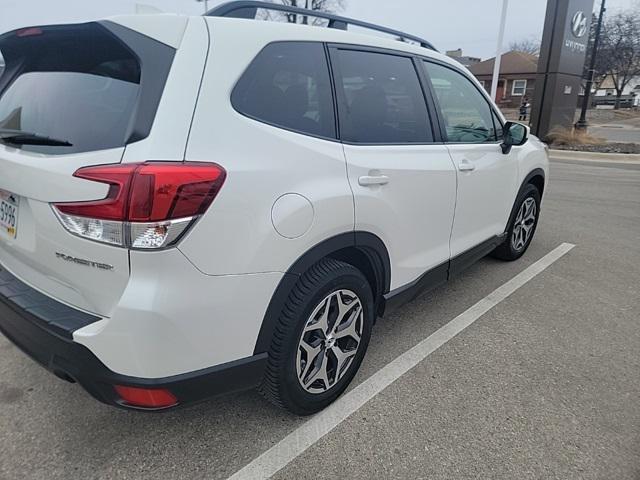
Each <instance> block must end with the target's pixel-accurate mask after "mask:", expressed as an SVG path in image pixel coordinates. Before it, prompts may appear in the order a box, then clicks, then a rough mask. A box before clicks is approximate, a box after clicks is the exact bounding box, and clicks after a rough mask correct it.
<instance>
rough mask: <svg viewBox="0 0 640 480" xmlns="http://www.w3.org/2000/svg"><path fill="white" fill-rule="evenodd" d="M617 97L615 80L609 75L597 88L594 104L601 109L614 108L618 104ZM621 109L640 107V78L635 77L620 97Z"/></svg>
mask: <svg viewBox="0 0 640 480" xmlns="http://www.w3.org/2000/svg"><path fill="white" fill-rule="evenodd" d="M581 93H582V92H581ZM616 95H617V92H616V89H615V85H614V83H613V79H612V78H611V76H610V75H608V76H606V77H605V78H604V79H603V80H602V81H601V82H600V84H599V85H598V86H597V87H596V89H595V93H594V95H593V100H592V104H593V105H594V106H595V107H599V108H607V107H608V108H613V107H614V106H615V104H616ZM620 107H621V108H631V107H640V77H634V78H632V79H631V81H630V82H629V83H627V86H626V87H625V88H624V90H623V91H622V96H621V97H620Z"/></svg>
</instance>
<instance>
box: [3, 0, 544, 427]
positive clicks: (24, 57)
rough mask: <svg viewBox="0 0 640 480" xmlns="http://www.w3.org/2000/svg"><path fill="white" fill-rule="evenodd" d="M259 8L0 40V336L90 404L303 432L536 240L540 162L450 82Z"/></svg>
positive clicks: (346, 37)
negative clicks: (203, 409) (265, 416)
mask: <svg viewBox="0 0 640 480" xmlns="http://www.w3.org/2000/svg"><path fill="white" fill-rule="evenodd" d="M256 8H280V9H281V8H287V7H283V6H276V5H273V4H262V3H259V2H234V3H231V4H226V5H223V6H221V7H218V8H217V9H214V10H213V11H211V12H210V14H209V15H208V16H204V17H187V16H181V15H138V16H121V17H114V18H111V19H108V20H104V21H97V22H91V23H84V24H74V25H57V26H43V27H29V28H24V29H20V30H17V31H13V32H9V33H6V34H4V35H2V36H0V51H1V52H2V55H3V57H4V59H5V62H6V69H5V71H4V74H3V75H2V76H1V77H0V171H1V172H2V175H0V330H1V331H2V332H3V333H4V334H5V335H6V336H7V337H8V338H9V339H10V340H11V341H13V342H14V343H15V344H16V345H18V346H19V347H20V348H21V349H22V350H24V351H25V352H26V353H27V354H28V355H30V356H31V357H33V358H34V359H35V360H36V361H38V362H39V363H40V364H42V365H43V366H45V367H46V368H48V369H49V370H51V371H52V372H53V373H54V374H56V375H57V376H59V377H61V378H63V379H65V380H69V381H72V382H78V383H79V384H81V385H82V386H83V387H84V388H85V389H86V390H87V391H88V392H89V393H90V394H91V395H92V396H94V397H95V398H96V399H98V400H100V401H102V402H104V403H107V404H110V405H116V406H119V407H122V408H131V409H140V410H164V409H169V408H172V407H175V406H179V405H186V404H189V403H192V402H195V401H198V400H202V399H205V398H208V397H210V396H212V395H214V394H218V393H223V392H229V391H235V390H241V389H245V388H252V387H257V388H258V389H259V391H260V392H261V393H262V394H263V395H264V396H265V397H266V398H267V399H268V400H270V401H271V402H273V403H275V404H276V405H279V406H281V407H283V408H285V409H287V410H289V411H291V412H293V413H295V414H300V415H308V414H311V413H314V412H317V411H319V410H321V409H322V408H324V407H326V406H327V405H329V404H330V403H331V402H333V401H334V400H335V399H336V398H337V397H338V396H339V395H340V394H341V393H342V392H343V391H344V390H345V389H346V388H347V386H348V384H349V383H350V382H351V381H352V379H353V378H354V376H355V374H356V372H357V371H358V368H359V366H360V364H361V362H362V360H363V357H364V355H365V352H366V350H367V345H368V343H369V340H370V337H371V333H372V327H373V325H374V322H375V321H376V319H377V318H378V317H381V316H383V315H384V314H385V312H387V311H389V310H390V309H391V308H394V307H396V306H397V305H399V304H401V303H403V302H405V301H408V300H411V299H412V298H414V297H415V296H416V295H417V294H418V293H420V292H421V291H424V290H426V289H429V288H433V287H434V286H437V285H440V284H442V283H443V282H446V281H447V280H448V279H449V278H451V277H453V276H455V275H457V274H458V273H459V272H461V271H462V270H463V269H465V268H466V267H468V266H469V265H471V264H472V263H473V262H475V261H476V260H478V259H480V258H482V257H483V256H485V255H487V254H490V253H491V254H492V255H494V256H496V257H498V258H501V259H504V260H516V259H518V258H519V257H520V256H522V255H523V254H524V252H525V251H526V250H527V248H528V247H529V245H530V243H531V241H532V238H533V236H534V232H535V229H536V225H537V222H538V218H539V215H540V208H541V201H542V197H543V194H544V190H545V186H546V183H547V179H548V161H547V155H546V151H545V148H544V145H543V144H542V143H541V142H540V141H539V140H538V139H537V138H535V137H534V136H532V135H530V133H529V130H528V128H527V127H525V126H524V125H521V124H517V123H511V122H505V119H504V117H503V115H502V114H501V113H500V111H499V110H498V109H497V108H496V106H495V105H494V104H493V102H492V101H491V99H490V98H489V97H488V96H487V95H486V93H485V92H484V90H483V89H482V87H481V86H480V85H479V83H478V82H477V81H476V80H475V79H474V78H473V76H472V75H470V74H469V73H468V72H467V71H466V69H464V67H462V66H460V65H459V64H458V63H457V62H455V61H454V60H451V59H449V58H448V57H446V56H445V55H442V54H440V53H438V52H437V51H435V49H433V47H432V46H431V45H430V44H429V42H427V41H424V40H421V39H417V38H416V37H412V36H411V35H408V34H402V32H395V31H392V30H388V29H385V28H384V27H379V26H376V25H369V24H362V22H357V21H355V20H350V19H344V18H341V17H334V16H331V15H325V14H322V13H320V12H314V13H313V14H314V15H321V16H325V17H327V18H326V19H327V20H328V22H329V27H330V28H315V27H313V28H312V27H309V26H305V25H291V24H284V23H276V22H261V21H255V20H253V19H251V18H232V17H234V16H242V17H253V16H255V9H256ZM289 11H291V10H289ZM293 11H294V12H296V11H297V12H298V13H299V12H300V11H299V10H293ZM307 13H309V12H307ZM347 24H356V25H360V26H365V27H367V28H370V29H376V30H381V31H383V32H386V33H389V34H391V35H394V36H402V37H404V38H408V39H410V40H414V41H416V42H417V44H411V43H405V42H398V41H396V40H394V39H393V38H382V37H379V36H371V35H365V34H362V33H360V34H356V33H352V32H349V31H345V30H346V26H347ZM331 27H333V28H331ZM399 34H400V35H399Z"/></svg>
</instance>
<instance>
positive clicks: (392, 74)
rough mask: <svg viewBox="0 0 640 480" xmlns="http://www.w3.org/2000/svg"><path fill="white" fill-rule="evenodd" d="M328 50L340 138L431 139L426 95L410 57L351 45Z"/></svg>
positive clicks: (389, 141)
mask: <svg viewBox="0 0 640 480" xmlns="http://www.w3.org/2000/svg"><path fill="white" fill-rule="evenodd" d="M334 52H335V61H336V63H337V67H338V68H337V69H336V71H337V77H338V78H337V79H336V88H337V89H338V98H342V100H341V101H340V102H339V112H340V129H341V136H342V139H343V140H345V141H347V142H353V143H366V144H398V143H400V144H402V143H429V142H432V141H433V134H432V131H431V124H430V121H429V115H428V112H427V105H426V101H425V98H424V94H423V92H422V87H421V85H420V81H419V79H418V74H417V72H416V69H415V67H414V65H413V61H412V60H411V59H410V58H406V57H401V56H395V55H388V54H382V53H372V52H363V51H357V50H334ZM332 58H333V56H332Z"/></svg>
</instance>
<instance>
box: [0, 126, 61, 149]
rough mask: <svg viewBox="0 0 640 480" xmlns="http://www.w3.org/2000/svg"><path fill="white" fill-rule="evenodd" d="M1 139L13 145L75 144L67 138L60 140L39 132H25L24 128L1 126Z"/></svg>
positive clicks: (56, 145) (54, 145)
mask: <svg viewBox="0 0 640 480" xmlns="http://www.w3.org/2000/svg"><path fill="white" fill-rule="evenodd" d="M0 140H2V141H3V142H5V143H10V144H12V145H46V146H51V147H73V144H72V143H70V142H68V141H66V140H58V139H57V138H51V137H47V136H44V135H38V134H37V133H31V132H24V131H22V130H12V129H8V128H0Z"/></svg>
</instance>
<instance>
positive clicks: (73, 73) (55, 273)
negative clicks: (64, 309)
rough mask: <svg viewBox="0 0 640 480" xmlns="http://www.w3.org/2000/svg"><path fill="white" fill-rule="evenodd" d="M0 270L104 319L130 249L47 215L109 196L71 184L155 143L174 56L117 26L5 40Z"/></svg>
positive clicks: (105, 188) (92, 186) (101, 188)
mask: <svg viewBox="0 0 640 480" xmlns="http://www.w3.org/2000/svg"><path fill="white" fill-rule="evenodd" d="M0 52H1V54H2V57H3V58H4V63H5V68H4V71H3V72H2V74H1V76H0V264H1V266H2V268H3V269H6V270H8V271H10V272H11V273H12V274H13V275H15V276H17V277H18V278H20V279H21V280H22V281H24V282H25V283H27V284H29V285H30V286H32V287H33V288H35V289H37V290H39V291H41V292H43V293H44V294H46V295H49V296H51V297H53V298H55V299H57V300H59V301H61V302H63V303H66V304H69V305H71V306H73V307H76V308H79V309H82V310H85V311H88V312H91V313H95V314H98V315H101V316H109V315H110V312H111V311H112V309H113V308H114V307H115V305H116V303H117V301H118V299H119V298H120V296H121V294H122V291H123V290H124V288H125V287H126V284H127V281H128V279H129V253H128V250H127V249H125V248H119V247H114V246H110V245H106V244H101V243H96V242H93V241H91V240H87V239H83V238H79V237H77V236H73V235H71V234H70V233H69V232H68V231H66V230H65V229H64V227H63V226H62V224H61V222H60V221H59V219H58V217H57V216H56V214H55V213H54V210H53V208H52V204H53V203H58V202H64V203H66V202H83V201H89V200H94V201H95V200H96V199H101V198H105V197H107V194H108V192H109V189H110V186H109V185H107V184H104V183H97V182H90V181H87V180H84V179H81V178H77V177H74V173H75V172H76V171H77V170H78V169H80V168H82V167H87V166H92V165H106V164H116V163H119V162H121V160H122V157H123V154H124V150H125V148H126V145H127V144H129V143H132V142H136V141H139V140H142V139H144V138H145V137H146V136H148V135H149V132H150V130H151V125H152V123H153V120H154V116H155V112H156V110H157V107H158V104H159V102H160V97H161V96H162V91H163V88H164V82H165V81H166V78H167V75H168V73H169V70H170V68H171V64H172V61H173V57H174V54H175V50H174V49H173V48H171V47H168V46H166V45H164V44H161V43H160V42H157V41H155V40H152V39H151V38H149V37H146V36H144V35H141V34H139V33H136V32H134V31H133V30H129V29H127V28H125V27H122V26H120V25H117V24H115V23H110V22H101V23H97V22H92V23H87V24H80V25H61V26H48V27H32V28H26V29H21V30H17V31H14V32H9V33H7V34H4V35H2V36H0Z"/></svg>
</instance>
